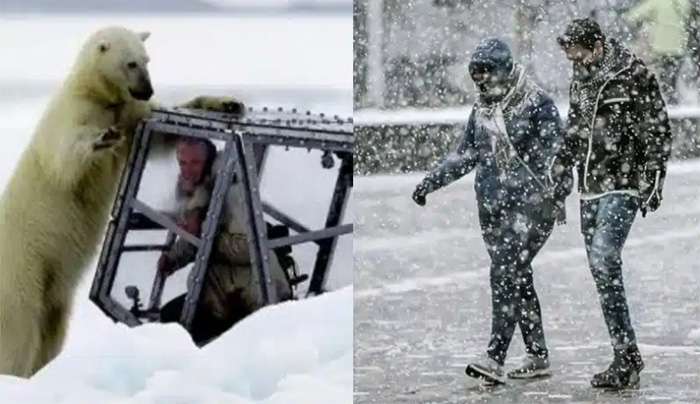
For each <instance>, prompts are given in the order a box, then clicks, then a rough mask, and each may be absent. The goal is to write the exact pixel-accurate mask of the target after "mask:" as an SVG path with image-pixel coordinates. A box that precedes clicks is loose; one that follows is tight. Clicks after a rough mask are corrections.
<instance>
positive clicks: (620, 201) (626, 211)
mask: <svg viewBox="0 0 700 404" xmlns="http://www.w3.org/2000/svg"><path fill="white" fill-rule="evenodd" d="M557 40H558V42H559V45H560V46H561V47H562V50H563V51H564V52H565V53H566V57H567V58H568V59H569V60H570V61H571V62H572V65H573V79H572V82H571V87H570V97H569V99H570V107H569V114H568V115H569V117H568V123H569V127H568V130H567V141H566V146H565V147H564V148H563V150H564V152H563V153H562V155H561V157H562V158H561V161H562V163H563V164H564V166H567V167H569V166H574V167H576V169H577V172H578V185H579V192H580V193H581V232H582V233H583V236H584V241H585V245H586V253H587V255H588V264H589V267H590V270H591V273H592V275H593V278H594V280H595V283H596V288H597V289H598V294H599V297H600V304H601V307H602V309H603V317H604V318H605V323H606V325H607V328H608V333H609V334H610V340H611V343H612V346H613V361H612V363H611V364H610V366H609V367H608V368H607V369H606V370H605V371H603V372H600V373H597V374H595V375H594V376H593V378H592V380H591V384H592V385H593V387H603V388H627V387H635V386H637V385H638V383H639V373H640V372H641V371H642V369H643V368H644V362H643V361H642V356H641V354H640V352H639V349H638V348H637V339H636V336H635V332H634V329H633V327H632V321H631V319H630V313H629V308H628V305H627V298H626V296H625V287H624V284H623V279H622V248H623V247H624V244H625V240H626V239H627V235H628V234H629V232H630V229H631V228H632V223H633V222H634V219H635V217H636V214H637V211H638V210H639V211H641V212H642V215H643V216H645V215H646V214H647V213H648V212H652V211H655V210H657V209H658V208H659V206H660V204H661V200H662V190H663V184H664V178H665V173H666V164H667V162H668V159H669V156H670V154H671V140H672V138H671V128H670V124H669V120H668V114H667V111H666V105H665V103H664V100H663V97H662V96H661V91H660V89H659V84H658V82H657V80H656V78H655V76H654V75H653V74H652V73H651V72H650V71H649V70H648V69H647V67H646V66H645V65H644V62H642V60H640V59H639V58H637V57H636V56H635V55H634V54H632V53H631V52H630V51H629V50H628V49H627V48H625V47H624V46H623V45H622V44H621V43H620V42H619V41H617V40H615V39H614V38H606V36H605V34H603V32H602V31H601V29H600V26H599V25H598V23H597V22H596V21H594V20H592V19H590V18H586V19H577V20H573V21H572V22H571V23H570V24H569V25H568V26H567V28H566V31H565V33H564V34H563V35H562V36H560V37H558V38H557Z"/></svg>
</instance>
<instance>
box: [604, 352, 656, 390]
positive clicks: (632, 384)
mask: <svg viewBox="0 0 700 404" xmlns="http://www.w3.org/2000/svg"><path fill="white" fill-rule="evenodd" d="M642 369H644V362H643V361H642V355H641V354H640V353H639V349H637V346H636V345H635V346H632V347H630V348H628V349H625V350H617V349H616V350H615V357H614V358H613V361H612V363H611V364H610V366H608V368H607V369H606V370H605V371H604V372H601V373H597V374H595V375H593V379H591V386H593V387H596V388H612V389H634V388H638V387H639V373H640V372H641V371H642Z"/></svg>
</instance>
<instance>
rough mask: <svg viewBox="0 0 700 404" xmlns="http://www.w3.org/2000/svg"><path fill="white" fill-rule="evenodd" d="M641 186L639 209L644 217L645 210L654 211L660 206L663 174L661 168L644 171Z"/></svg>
mask: <svg viewBox="0 0 700 404" xmlns="http://www.w3.org/2000/svg"><path fill="white" fill-rule="evenodd" d="M643 177H644V180H643V186H642V187H641V188H642V189H641V195H640V196H641V199H642V202H641V204H640V206H639V210H640V211H641V212H642V217H646V215H647V212H654V211H655V210H657V209H658V208H659V206H661V201H662V200H663V196H662V189H663V176H662V171H661V170H654V171H645V172H644V176H643Z"/></svg>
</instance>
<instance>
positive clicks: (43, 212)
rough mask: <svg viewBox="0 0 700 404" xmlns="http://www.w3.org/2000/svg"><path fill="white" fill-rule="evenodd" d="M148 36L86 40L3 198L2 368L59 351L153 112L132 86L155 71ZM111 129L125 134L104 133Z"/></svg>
mask: <svg viewBox="0 0 700 404" xmlns="http://www.w3.org/2000/svg"><path fill="white" fill-rule="evenodd" d="M142 38H144V39H145V35H140V34H137V33H135V32H132V31H129V30H127V29H124V28H119V27H111V28H106V29H103V30H101V31H98V32H97V33H95V34H94V35H92V36H91V37H90V39H88V41H87V43H86V44H85V46H84V47H83V49H82V51H81V52H80V54H79V56H78V59H77V61H76V63H75V65H74V66H73V69H72V71H71V73H70V75H69V76H68V78H67V79H66V81H65V82H64V83H63V86H62V87H61V89H60V90H59V91H58V93H57V94H56V95H55V97H54V98H53V100H52V101H51V103H50V104H49V106H48V108H47V110H46V112H45V113H44V115H43V117H42V119H41V121H40V122H39V124H38V126H37V128H36V131H35V133H34V136H33V138H32V140H31V143H30V144H29V146H28V147H27V149H26V150H25V151H24V153H23V155H22V157H21V159H20V161H19V163H18V165H17V167H16V168H15V171H14V174H13V175H12V178H11V179H10V181H9V183H8V185H7V188H6V189H5V191H4V193H3V195H2V198H1V199H0V374H12V375H16V376H22V377H29V376H31V375H33V374H34V373H35V372H36V371H38V370H39V369H41V368H42V367H43V366H44V365H45V364H47V363H48V362H49V361H50V360H51V359H53V358H54V357H55V356H56V355H57V354H58V353H59V352H60V350H61V347H62V344H63V340H64V337H65V334H66V329H67V319H68V315H69V312H70V307H71V304H72V296H73V292H74V290H75V287H76V285H77V283H78V282H79V280H80V277H81V275H82V274H83V272H84V269H85V268H86V264H87V263H88V261H89V260H90V258H91V257H92V256H93V254H94V253H95V251H96V248H97V246H98V244H99V241H100V237H101V235H102V234H103V232H104V227H105V225H106V220H107V217H108V213H109V208H110V206H111V203H112V200H113V198H114V194H115V189H116V185H117V182H118V180H119V176H120V173H121V170H122V167H123V164H124V161H125V159H126V156H127V153H128V145H129V142H130V137H131V136H132V134H133V129H134V128H135V126H136V124H137V123H138V121H139V120H140V119H142V118H145V117H147V116H148V115H149V114H150V108H149V106H148V104H147V103H146V102H144V101H138V100H136V99H134V98H133V97H132V96H131V95H130V90H139V88H138V86H139V85H140V84H143V77H144V76H143V75H144V74H145V75H146V76H145V77H146V78H147V69H146V63H147V62H148V57H147V55H146V51H145V49H144V47H143V44H142ZM130 62H133V63H136V64H137V65H138V66H137V67H136V68H133V66H134V65H133V64H132V65H131V66H132V69H127V68H126V67H125V66H126V63H130ZM131 70H139V71H140V73H141V76H140V78H141V82H139V74H137V73H134V72H133V71H131ZM149 86H150V84H149ZM110 128H115V130H117V131H118V132H119V134H120V135H121V138H116V139H115V138H113V137H109V136H108V137H107V138H105V139H102V138H101V136H103V135H104V134H108V129H110ZM95 145H99V146H100V147H98V148H97V149H95V148H94V146H95Z"/></svg>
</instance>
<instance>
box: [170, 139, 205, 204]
mask: <svg viewBox="0 0 700 404" xmlns="http://www.w3.org/2000/svg"><path fill="white" fill-rule="evenodd" d="M177 163H178V165H179V166H180V180H181V184H182V187H183V190H184V191H185V192H192V191H194V189H195V188H196V186H197V185H198V184H199V183H200V182H201V181H202V180H203V179H204V178H203V176H204V168H205V166H206V163H207V151H206V148H205V147H204V145H202V144H199V143H188V142H180V143H178V145H177Z"/></svg>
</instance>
